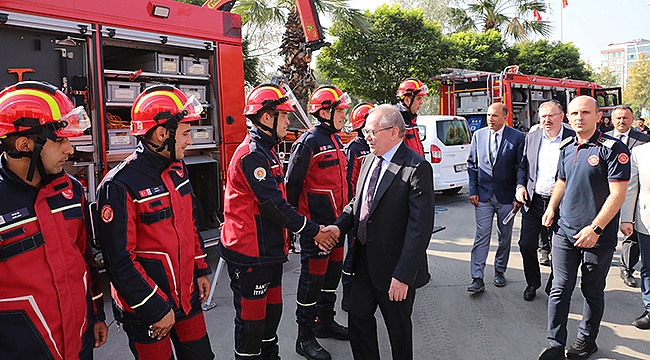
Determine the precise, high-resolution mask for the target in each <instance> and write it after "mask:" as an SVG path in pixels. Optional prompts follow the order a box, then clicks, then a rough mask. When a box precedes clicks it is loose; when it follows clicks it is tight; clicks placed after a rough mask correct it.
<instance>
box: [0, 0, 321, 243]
mask: <svg viewBox="0 0 650 360" xmlns="http://www.w3.org/2000/svg"><path fill="white" fill-rule="evenodd" d="M233 3H234V2H233V1H230V0H228V1H226V0H219V1H216V0H211V1H209V2H206V4H205V7H200V6H195V5H190V4H185V3H180V2H174V1H171V0H113V1H105V0H50V1H39V0H3V1H2V2H0V45H1V46H2V49H3V55H2V56H1V57H0V89H1V88H4V87H6V86H8V85H10V84H13V83H16V82H17V81H21V80H39V81H47V82H49V83H51V84H53V85H55V86H57V87H59V89H61V90H62V91H63V92H64V93H66V94H67V95H68V96H70V98H71V99H73V101H74V102H75V103H76V105H77V106H79V105H83V106H84V107H85V108H86V110H87V112H88V114H89V115H90V117H91V120H92V128H91V129H89V130H88V132H87V133H86V134H85V135H84V136H83V137H80V138H75V139H73V145H74V147H75V153H74V156H73V157H72V159H71V161H69V163H68V164H66V169H67V170H68V171H69V172H70V173H72V174H76V176H77V177H78V178H79V179H80V180H81V181H82V182H83V183H85V184H86V188H87V195H88V198H89V199H90V200H93V199H94V197H95V190H96V186H97V184H98V182H99V181H100V180H101V179H102V177H103V176H104V175H105V174H106V172H107V171H108V170H109V169H110V168H111V167H113V166H115V165H116V164H117V163H118V162H119V161H120V160H122V159H124V158H125V157H126V156H128V155H129V154H130V153H132V152H133V150H134V148H135V146H136V143H137V141H136V139H135V138H134V137H133V136H131V135H130V134H129V130H130V109H131V105H132V104H133V101H134V100H135V98H136V97H137V96H138V94H140V93H141V91H143V90H144V89H145V88H146V87H147V86H150V85H153V84H160V83H164V84H172V85H175V86H177V87H179V88H180V89H181V90H183V91H184V92H186V93H187V94H188V95H195V96H196V97H197V98H198V99H199V100H200V101H202V102H203V104H204V108H205V112H204V114H202V117H201V120H200V122H199V123H198V124H196V125H195V126H193V127H192V137H193V140H194V145H192V146H191V147H189V152H188V153H187V156H186V157H185V161H186V163H187V165H188V169H189V173H190V180H191V182H192V186H193V187H194V190H195V193H196V196H197V198H198V200H199V201H200V203H201V206H200V209H199V215H200V223H201V229H202V232H203V237H204V239H205V241H206V246H210V245H214V244H216V240H217V239H218V235H219V229H218V227H219V218H220V214H221V212H222V197H223V189H224V185H225V184H224V181H225V178H226V177H225V171H226V169H227V167H228V162H229V161H230V159H231V157H232V154H233V153H234V151H235V149H236V147H237V146H238V145H239V143H240V142H241V141H242V140H243V138H244V137H245V135H246V132H247V127H246V121H245V118H244V115H243V109H244V96H245V94H244V68H243V60H242V38H241V18H240V16H239V15H237V14H233V13H230V12H229V11H228V10H229V9H230V8H231V7H232V4H233ZM298 5H299V9H300V10H301V11H300V14H301V17H302V18H303V28H305V29H306V31H305V32H306V34H307V36H306V37H307V41H308V42H309V43H311V44H312V46H313V47H314V48H317V47H319V46H322V45H323V44H324V43H323V41H322V31H321V28H320V24H319V23H318V17H317V16H316V14H315V8H314V7H313V3H312V2H311V0H299V1H298ZM305 19H306V20H305ZM305 24H306V25H305Z"/></svg>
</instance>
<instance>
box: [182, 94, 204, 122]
mask: <svg viewBox="0 0 650 360" xmlns="http://www.w3.org/2000/svg"><path fill="white" fill-rule="evenodd" d="M183 111H187V115H185V117H186V118H196V117H197V116H201V113H202V112H203V105H201V102H200V101H199V100H198V99H197V98H196V97H195V96H194V95H192V96H190V98H189V99H187V102H185V105H183V108H182V109H181V112H183Z"/></svg>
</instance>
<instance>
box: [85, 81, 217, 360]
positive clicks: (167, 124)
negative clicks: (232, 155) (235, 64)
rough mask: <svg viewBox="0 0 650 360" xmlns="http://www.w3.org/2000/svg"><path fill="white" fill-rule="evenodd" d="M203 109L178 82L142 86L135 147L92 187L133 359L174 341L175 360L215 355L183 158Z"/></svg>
mask: <svg viewBox="0 0 650 360" xmlns="http://www.w3.org/2000/svg"><path fill="white" fill-rule="evenodd" d="M202 110H203V109H202V106H201V104H200V103H199V102H198V101H197V100H196V99H195V98H194V97H193V96H192V97H190V98H188V97H187V95H185V94H184V93H183V92H182V91H180V90H178V89H177V88H175V87H172V86H169V85H156V86H152V87H149V88H147V89H146V90H145V91H144V92H142V93H141V94H140V95H139V96H138V97H137V98H136V100H135V103H134V104H133V107H132V109H131V129H132V130H131V134H132V135H135V136H138V137H139V139H140V142H139V144H138V147H137V149H136V150H135V152H134V153H133V154H131V155H129V156H128V157H127V158H126V159H125V160H123V161H122V162H121V163H120V164H119V165H117V166H116V167H115V168H113V169H112V170H111V171H110V172H109V173H108V174H107V175H106V177H105V178H104V180H102V183H101V184H100V187H99V189H98V190H97V203H98V206H97V208H98V211H99V214H98V218H99V219H100V220H97V224H98V225H97V230H98V232H97V233H98V238H99V241H100V244H101V246H102V250H103V251H104V259H105V261H106V269H107V271H108V276H109V278H110V280H111V290H112V294H111V295H112V296H113V313H114V315H115V319H116V320H117V321H118V322H119V323H122V324H123V325H124V330H125V331H126V334H127V336H128V338H129V347H130V349H131V352H132V353H133V355H134V356H135V358H136V359H152V360H160V359H172V358H173V355H172V342H173V344H174V349H175V353H176V357H177V358H178V359H193V360H195V359H213V358H214V355H213V353H212V350H211V349H210V340H209V339H208V335H207V333H206V328H205V320H204V318H203V312H202V311H201V304H200V303H201V302H203V301H205V300H206V299H207V295H208V292H209V290H210V281H209V280H208V276H207V275H208V274H209V273H210V268H209V267H208V263H207V262H206V254H205V252H204V250H203V240H202V238H201V235H200V233H199V226H198V223H197V217H196V211H197V208H196V204H195V203H194V201H193V189H192V185H191V184H190V180H189V175H188V171H187V168H186V166H185V163H184V162H183V161H182V160H183V158H184V156H185V149H186V148H187V146H189V145H191V144H192V138H191V134H190V124H189V122H191V121H196V120H198V119H199V118H200V113H201V112H202ZM168 335H169V336H168Z"/></svg>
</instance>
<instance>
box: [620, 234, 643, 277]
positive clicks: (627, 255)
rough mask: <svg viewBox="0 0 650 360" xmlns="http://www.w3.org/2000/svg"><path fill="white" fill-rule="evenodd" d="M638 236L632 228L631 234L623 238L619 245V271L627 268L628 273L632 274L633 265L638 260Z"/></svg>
mask: <svg viewBox="0 0 650 360" xmlns="http://www.w3.org/2000/svg"><path fill="white" fill-rule="evenodd" d="M639 254H640V251H639V236H638V234H637V232H636V230H634V232H632V235H630V236H628V237H626V238H625V240H623V245H622V246H621V264H620V265H619V268H620V269H621V271H623V270H627V271H628V272H629V273H630V275H632V274H634V266H635V265H636V264H637V263H638V262H639Z"/></svg>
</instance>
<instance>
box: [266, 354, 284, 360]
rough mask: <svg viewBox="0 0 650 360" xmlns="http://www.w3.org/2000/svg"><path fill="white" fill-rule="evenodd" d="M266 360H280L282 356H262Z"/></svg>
mask: <svg viewBox="0 0 650 360" xmlns="http://www.w3.org/2000/svg"><path fill="white" fill-rule="evenodd" d="M262 358H263V359H264V360H280V355H278V353H274V354H271V355H269V356H262Z"/></svg>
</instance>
